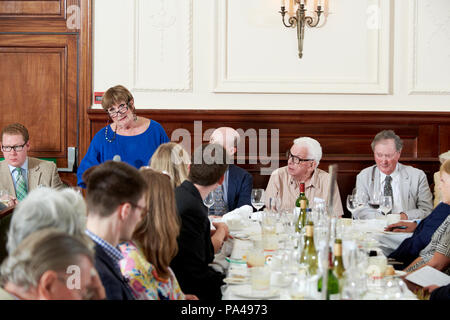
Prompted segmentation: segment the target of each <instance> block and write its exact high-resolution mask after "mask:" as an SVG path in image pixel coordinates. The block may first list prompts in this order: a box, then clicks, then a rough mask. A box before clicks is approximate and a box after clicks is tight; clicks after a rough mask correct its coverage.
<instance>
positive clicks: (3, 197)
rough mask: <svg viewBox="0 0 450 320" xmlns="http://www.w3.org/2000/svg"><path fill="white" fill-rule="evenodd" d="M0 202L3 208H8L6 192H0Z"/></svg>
mask: <svg viewBox="0 0 450 320" xmlns="http://www.w3.org/2000/svg"><path fill="white" fill-rule="evenodd" d="M0 202H1V203H3V204H4V205H5V206H7V207H8V206H9V195H8V191H6V190H0Z"/></svg>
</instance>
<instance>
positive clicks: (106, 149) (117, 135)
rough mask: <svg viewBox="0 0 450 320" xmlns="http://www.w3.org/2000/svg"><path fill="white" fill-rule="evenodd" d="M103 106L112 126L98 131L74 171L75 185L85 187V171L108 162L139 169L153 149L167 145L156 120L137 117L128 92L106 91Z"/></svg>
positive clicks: (164, 133) (117, 87) (116, 88)
mask: <svg viewBox="0 0 450 320" xmlns="http://www.w3.org/2000/svg"><path fill="white" fill-rule="evenodd" d="M102 107H103V109H104V110H105V111H106V112H107V113H108V116H109V118H110V119H111V121H112V123H111V124H109V120H108V124H107V125H106V127H104V128H102V129H101V130H100V131H99V132H97V133H96V134H95V136H94V138H93V139H92V141H91V144H90V146H89V149H88V151H87V153H86V155H85V156H84V158H83V160H81V163H80V166H79V168H78V171H77V178H78V186H80V187H82V188H86V184H85V183H84V181H83V179H82V176H83V172H84V171H86V170H87V169H89V168H91V167H93V166H95V165H98V164H100V163H103V162H105V161H107V160H113V159H114V160H121V161H123V162H126V163H128V164H130V165H132V166H134V167H135V168H137V169H139V168H140V167H142V166H145V165H147V163H148V162H149V160H150V158H151V157H152V155H153V153H154V152H155V150H156V149H157V148H158V146H159V145H160V144H162V143H166V142H169V138H168V136H167V134H166V132H165V131H164V129H163V127H162V126H161V125H160V124H159V123H158V122H156V121H155V120H151V119H147V118H143V117H138V116H137V115H136V108H135V106H134V99H133V96H132V95H131V92H130V91H128V89H127V88H125V87H124V86H121V85H118V86H115V87H112V88H109V89H108V90H107V91H106V92H105V94H104V95H103V98H102Z"/></svg>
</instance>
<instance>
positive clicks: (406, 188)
mask: <svg viewBox="0 0 450 320" xmlns="http://www.w3.org/2000/svg"><path fill="white" fill-rule="evenodd" d="M398 170H399V174H400V186H399V187H400V192H401V199H402V207H403V209H404V211H405V213H406V214H407V216H408V219H410V220H412V219H423V218H425V217H426V216H428V215H429V214H430V213H431V211H432V210H433V196H432V194H431V191H430V187H429V185H428V180H427V176H426V175H425V172H423V171H422V170H420V169H417V168H414V167H411V166H405V165H403V164H401V163H398ZM379 172H380V171H379V170H378V168H377V166H376V165H373V166H371V167H368V168H365V169H363V170H362V171H361V172H360V173H359V174H358V175H357V176H356V188H357V189H358V190H361V191H363V192H365V193H367V194H369V195H370V194H371V193H372V192H373V189H374V184H376V185H378V186H379V185H380V174H379ZM369 211H372V212H373V209H363V210H362V211H359V212H358V215H359V216H360V218H364V217H366V218H370V217H369V216H368V213H369Z"/></svg>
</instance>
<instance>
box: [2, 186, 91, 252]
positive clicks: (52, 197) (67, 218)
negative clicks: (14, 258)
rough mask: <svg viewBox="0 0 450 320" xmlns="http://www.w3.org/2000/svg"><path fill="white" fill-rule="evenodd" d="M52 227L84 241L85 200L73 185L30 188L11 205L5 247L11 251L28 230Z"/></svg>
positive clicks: (87, 239) (88, 242) (31, 231)
mask: <svg viewBox="0 0 450 320" xmlns="http://www.w3.org/2000/svg"><path fill="white" fill-rule="evenodd" d="M44 228H55V229H58V230H60V231H63V232H66V233H68V234H71V235H73V236H76V237H78V238H80V239H83V240H84V241H86V243H87V244H90V243H91V241H90V240H89V238H88V236H87V235H86V234H85V231H86V203H85V202H84V199H83V196H82V195H81V194H79V193H78V192H76V191H75V190H73V189H70V188H65V189H61V190H55V189H50V188H47V187H42V188H37V189H34V190H33V191H31V192H30V193H29V194H28V195H27V197H26V198H25V199H24V200H23V201H21V202H20V203H19V204H18V205H17V207H16V208H15V209H14V214H13V215H12V218H11V224H10V226H9V232H8V242H7V245H6V247H7V250H8V253H9V254H11V253H12V252H13V251H14V250H15V249H16V248H17V246H18V245H19V244H20V243H21V242H22V241H23V239H25V238H26V237H27V236H28V235H30V234H31V233H33V232H35V231H37V230H41V229H44Z"/></svg>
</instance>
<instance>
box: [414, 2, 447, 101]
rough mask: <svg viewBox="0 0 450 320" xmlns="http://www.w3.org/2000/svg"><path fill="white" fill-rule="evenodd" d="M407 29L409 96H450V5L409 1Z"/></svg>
mask: <svg viewBox="0 0 450 320" xmlns="http://www.w3.org/2000/svg"><path fill="white" fill-rule="evenodd" d="M446 8H447V9H446ZM408 29H409V37H408V40H409V59H408V69H409V77H408V90H409V94H429V95H448V94H450V74H449V73H448V72H446V71H447V70H448V64H449V61H450V2H448V0H411V1H409V2H408ZM426 73H428V77H427V74H426ZM439 77H441V82H439ZM442 77H445V78H444V79H442Z"/></svg>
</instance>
